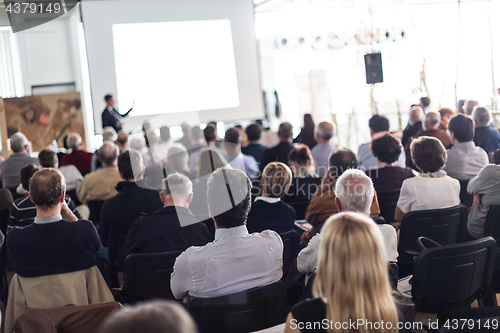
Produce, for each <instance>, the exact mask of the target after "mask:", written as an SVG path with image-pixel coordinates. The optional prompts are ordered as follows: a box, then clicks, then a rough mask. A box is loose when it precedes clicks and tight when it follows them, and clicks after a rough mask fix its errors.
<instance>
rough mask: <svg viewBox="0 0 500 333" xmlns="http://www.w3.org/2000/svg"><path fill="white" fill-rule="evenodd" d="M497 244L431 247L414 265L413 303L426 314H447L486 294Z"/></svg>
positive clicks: (482, 242) (477, 242) (485, 240)
mask: <svg viewBox="0 0 500 333" xmlns="http://www.w3.org/2000/svg"><path fill="white" fill-rule="evenodd" d="M495 251H496V242H495V240H494V239H493V238H491V237H486V238H482V239H479V240H475V241H471V242H466V243H462V244H452V245H446V246H441V247H433V248H430V249H426V250H424V251H422V252H421V253H420V254H419V255H418V257H417V261H416V263H415V272H414V274H413V282H412V296H413V301H414V302H415V303H416V304H417V307H418V310H419V311H422V312H426V313H438V314H439V313H446V312H448V313H449V312H451V311H454V310H458V309H461V308H463V307H465V306H467V305H470V304H471V303H472V302H473V301H474V300H475V299H477V298H481V297H483V296H484V295H485V294H486V293H487V292H489V286H490V283H491V278H492V276H493V269H494V264H495Z"/></svg>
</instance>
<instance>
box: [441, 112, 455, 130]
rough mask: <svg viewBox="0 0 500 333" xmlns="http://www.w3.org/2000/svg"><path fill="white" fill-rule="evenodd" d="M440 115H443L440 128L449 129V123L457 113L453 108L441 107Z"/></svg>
mask: <svg viewBox="0 0 500 333" xmlns="http://www.w3.org/2000/svg"><path fill="white" fill-rule="evenodd" d="M438 112H439V115H440V116H441V122H440V123H439V127H438V128H439V129H442V130H447V129H448V123H449V122H450V119H451V118H453V117H454V116H455V113H454V112H453V110H452V109H448V108H441V109H439V111H438Z"/></svg>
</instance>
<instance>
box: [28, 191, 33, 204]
mask: <svg viewBox="0 0 500 333" xmlns="http://www.w3.org/2000/svg"><path fill="white" fill-rule="evenodd" d="M28 196H29V197H30V200H31V202H32V203H35V202H34V201H33V197H32V196H31V192H28Z"/></svg>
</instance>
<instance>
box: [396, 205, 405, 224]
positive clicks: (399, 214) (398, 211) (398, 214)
mask: <svg viewBox="0 0 500 333" xmlns="http://www.w3.org/2000/svg"><path fill="white" fill-rule="evenodd" d="M404 216H405V213H403V211H402V210H401V208H399V207H398V206H396V211H395V213H394V220H395V221H396V222H399V223H400V224H401V221H403V217H404Z"/></svg>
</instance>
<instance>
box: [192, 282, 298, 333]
mask: <svg viewBox="0 0 500 333" xmlns="http://www.w3.org/2000/svg"><path fill="white" fill-rule="evenodd" d="M187 310H188V311H189V313H190V314H191V315H192V316H193V318H194V320H195V321H196V323H197V324H198V328H199V330H200V333H225V332H226V333H240V332H253V331H257V330H262V329H265V328H268V327H272V326H275V325H278V324H281V323H284V322H285V320H286V315H287V311H288V303H287V299H286V289H285V285H284V284H283V283H282V282H276V283H273V284H270V285H268V286H264V287H258V288H253V289H249V290H246V291H242V292H239V293H235V294H231V295H227V296H221V297H214V298H198V297H190V298H189V299H188V302H187Z"/></svg>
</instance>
